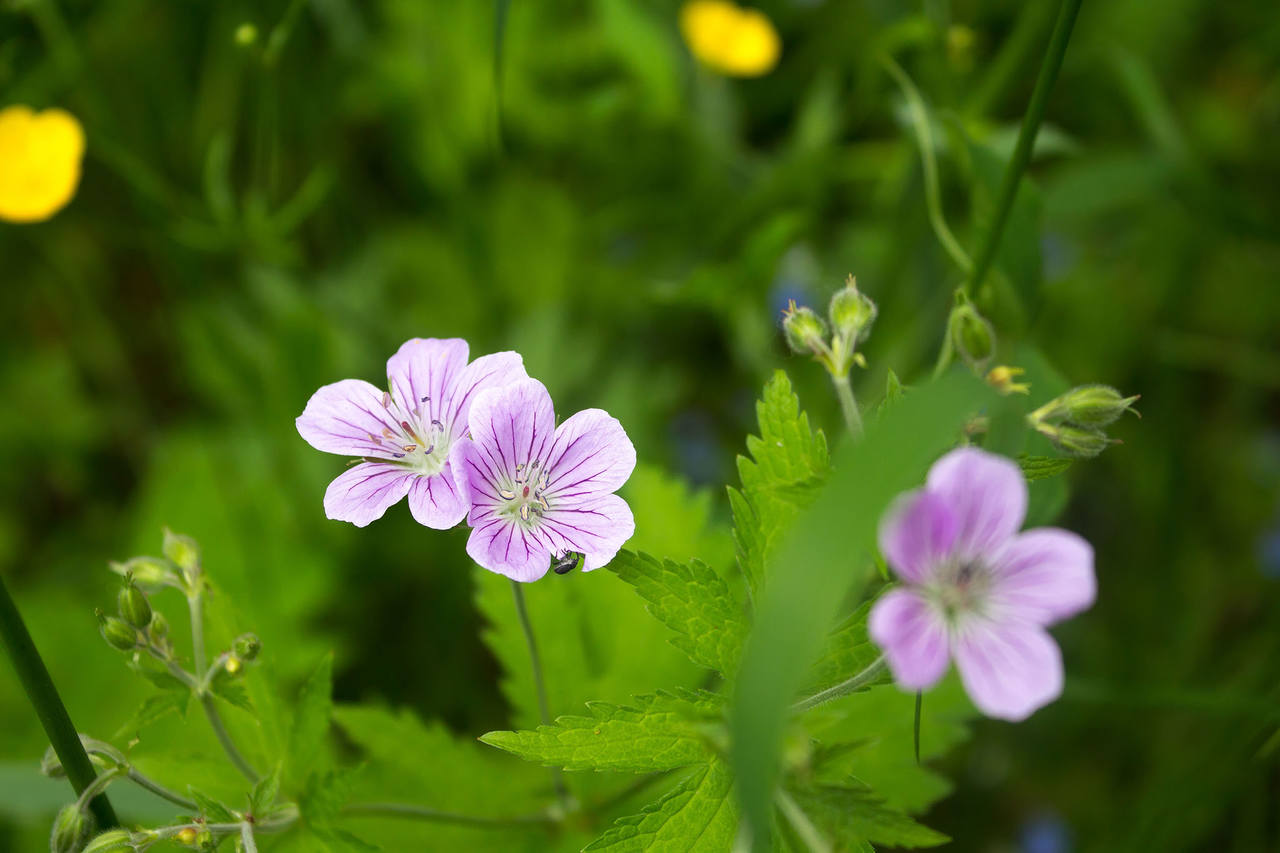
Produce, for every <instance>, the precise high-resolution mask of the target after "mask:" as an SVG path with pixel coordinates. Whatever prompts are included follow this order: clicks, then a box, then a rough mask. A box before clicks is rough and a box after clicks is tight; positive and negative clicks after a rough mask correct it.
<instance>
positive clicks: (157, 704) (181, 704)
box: [116, 688, 191, 740]
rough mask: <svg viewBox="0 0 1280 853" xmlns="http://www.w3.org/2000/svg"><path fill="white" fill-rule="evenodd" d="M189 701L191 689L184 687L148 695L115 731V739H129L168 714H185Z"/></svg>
mask: <svg viewBox="0 0 1280 853" xmlns="http://www.w3.org/2000/svg"><path fill="white" fill-rule="evenodd" d="M190 701H191V691H190V690H187V689H185V688H184V689H183V690H181V691H178V690H166V691H164V692H163V693H157V694H155V695H154V696H148V697H147V699H146V701H144V702H143V703H142V705H141V707H139V708H138V710H136V711H134V712H133V716H131V717H130V718H129V719H128V721H127V722H125V724H124V725H123V726H121V727H120V730H119V731H118V732H117V733H116V737H117V739H118V740H128V739H131V738H133V736H134V735H136V734H137V733H138V732H139V731H141V730H142V729H144V728H146V727H147V726H149V725H151V724H152V723H154V722H155V721H156V720H159V719H161V718H163V717H165V716H167V715H168V714H171V713H176V714H178V716H180V717H181V716H186V713H187V704H188V703H189V702H190Z"/></svg>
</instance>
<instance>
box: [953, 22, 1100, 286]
mask: <svg viewBox="0 0 1280 853" xmlns="http://www.w3.org/2000/svg"><path fill="white" fill-rule="evenodd" d="M1080 3H1081V0H1062V6H1061V7H1059V10H1058V22H1057V23H1056V24H1054V26H1053V34H1052V35H1051V36H1049V47H1048V48H1047V49H1046V50H1045V55H1044V62H1043V63H1042V64H1041V65H1040V75H1039V76H1038V77H1037V78H1036V86H1035V89H1034V90H1032V92H1031V102H1030V103H1029V104H1028V105H1027V112H1026V114H1025V115H1023V117H1022V128H1021V129H1020V130H1019V131H1018V143H1017V145H1016V146H1015V147H1014V149H1013V157H1012V158H1010V160H1009V165H1008V167H1007V168H1006V169H1005V172H1004V177H1003V178H1002V179H1001V182H1000V195H999V196H998V198H997V201H996V208H995V215H994V216H993V217H992V219H991V224H990V226H989V227H988V228H987V230H986V232H985V233H984V234H983V235H982V242H981V244H979V246H978V252H977V259H976V260H975V261H974V264H973V269H972V271H971V272H970V274H969V278H968V279H966V280H965V283H964V284H963V285H962V286H961V287H962V288H963V290H964V293H966V294H968V295H972V292H973V290H974V288H976V287H978V286H980V285H981V284H982V282H983V280H984V279H985V278H986V275H987V272H988V271H989V270H990V269H991V263H992V261H994V260H995V256H996V250H997V249H999V248H1000V237H1001V236H1002V235H1003V234H1004V226H1005V224H1006V223H1007V222H1008V221H1009V211H1010V210H1011V209H1012V208H1013V200H1014V198H1015V197H1016V196H1017V194H1018V185H1019V184H1020V183H1021V182H1022V174H1023V172H1025V171H1026V170H1027V164H1028V163H1030V162H1031V151H1032V148H1033V146H1034V145H1035V141H1036V133H1037V132H1039V130H1040V123H1041V122H1042V121H1043V120H1044V111H1045V107H1046V106H1047V104H1048V102H1049V92H1050V91H1051V90H1052V89H1053V84H1054V81H1056V80H1057V79H1058V70H1059V69H1061V68H1062V58H1063V56H1065V55H1066V52H1067V42H1069V41H1070V40H1071V30H1072V29H1073V28H1074V27H1075V23H1076V15H1077V14H1078V13H1079V12H1080Z"/></svg>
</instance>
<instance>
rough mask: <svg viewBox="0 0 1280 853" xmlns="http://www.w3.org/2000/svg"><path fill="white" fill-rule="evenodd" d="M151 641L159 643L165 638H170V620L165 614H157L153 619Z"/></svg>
mask: <svg viewBox="0 0 1280 853" xmlns="http://www.w3.org/2000/svg"><path fill="white" fill-rule="evenodd" d="M148 633H150V634H151V639H152V640H153V641H155V642H156V643H159V642H160V641H161V640H163V639H164V638H165V637H167V636H169V620H168V619H166V618H164V614H163V613H156V614H154V615H152V617H151V630H150V631H149V632H148Z"/></svg>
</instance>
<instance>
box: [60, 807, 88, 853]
mask: <svg viewBox="0 0 1280 853" xmlns="http://www.w3.org/2000/svg"><path fill="white" fill-rule="evenodd" d="M92 833H93V816H92V815H89V814H86V813H85V812H82V811H81V810H80V804H79V803H71V804H69V805H65V806H63V807H62V810H61V811H60V812H58V816H57V817H56V818H54V819H53V831H52V832H51V833H50V834H49V850H50V853H80V850H81V848H83V847H84V844H85V842H86V841H88V840H89V836H90V835H91V834H92Z"/></svg>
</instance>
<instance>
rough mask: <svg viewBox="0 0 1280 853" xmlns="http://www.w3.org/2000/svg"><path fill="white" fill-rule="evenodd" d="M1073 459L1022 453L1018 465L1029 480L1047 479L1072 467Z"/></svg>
mask: <svg viewBox="0 0 1280 853" xmlns="http://www.w3.org/2000/svg"><path fill="white" fill-rule="evenodd" d="M1071 462H1072V460H1070V459H1056V458H1054V457H1052V456H1029V455H1027V454H1025V453H1024V454H1022V455H1021V456H1019V457H1018V467H1019V468H1021V469H1022V476H1024V477H1026V478H1027V479H1028V480H1045V479H1048V478H1049V477H1056V476H1057V475H1058V474H1061V473H1062V472H1063V471H1066V470H1067V469H1068V468H1070V467H1071Z"/></svg>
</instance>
